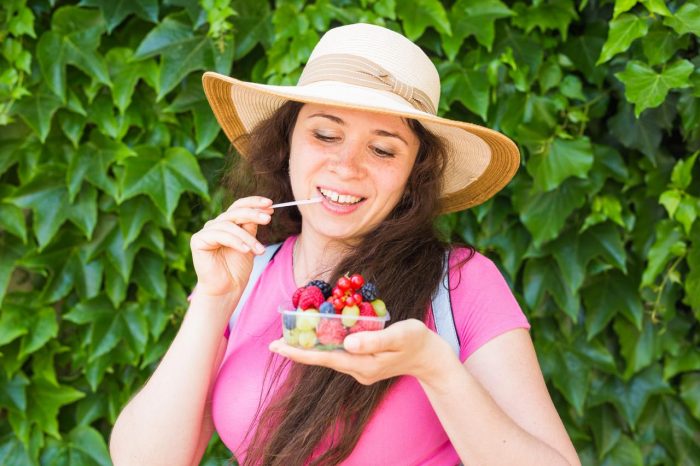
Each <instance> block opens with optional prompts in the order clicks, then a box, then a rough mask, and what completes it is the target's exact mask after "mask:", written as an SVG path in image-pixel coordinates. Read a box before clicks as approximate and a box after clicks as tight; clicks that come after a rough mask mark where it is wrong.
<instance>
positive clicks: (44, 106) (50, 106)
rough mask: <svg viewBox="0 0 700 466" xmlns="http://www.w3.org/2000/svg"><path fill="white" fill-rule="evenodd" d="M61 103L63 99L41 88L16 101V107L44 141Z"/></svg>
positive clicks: (19, 113) (18, 112)
mask: <svg viewBox="0 0 700 466" xmlns="http://www.w3.org/2000/svg"><path fill="white" fill-rule="evenodd" d="M61 105H62V104H61V101H60V100H59V99H58V98H57V97H56V96H55V95H53V94H51V93H49V92H45V91H44V90H43V89H40V90H39V91H38V92H36V93H35V94H33V95H31V96H29V97H25V98H23V99H22V100H20V101H19V102H16V103H15V104H14V108H15V111H16V112H17V114H18V115H19V116H21V117H22V119H23V120H24V121H25V122H26V123H27V125H29V127H31V128H32V129H33V130H34V132H35V133H36V134H37V136H39V140H41V142H42V143H43V142H45V141H46V137H47V136H48V135H49V130H50V129H51V119H52V118H53V115H54V113H56V110H58V109H59V108H60V107H61Z"/></svg>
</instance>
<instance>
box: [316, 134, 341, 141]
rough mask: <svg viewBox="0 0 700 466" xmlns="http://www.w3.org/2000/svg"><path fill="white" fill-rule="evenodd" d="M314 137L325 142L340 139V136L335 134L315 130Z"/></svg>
mask: <svg viewBox="0 0 700 466" xmlns="http://www.w3.org/2000/svg"><path fill="white" fill-rule="evenodd" d="M314 137H315V138H316V139H318V140H319V141H323V142H333V141H337V140H338V138H337V137H335V136H329V135H326V134H322V133H317V132H314Z"/></svg>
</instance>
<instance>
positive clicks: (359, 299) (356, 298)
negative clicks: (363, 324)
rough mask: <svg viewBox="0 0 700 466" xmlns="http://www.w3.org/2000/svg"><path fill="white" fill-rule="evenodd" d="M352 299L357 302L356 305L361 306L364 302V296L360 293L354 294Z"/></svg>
mask: <svg viewBox="0 0 700 466" xmlns="http://www.w3.org/2000/svg"><path fill="white" fill-rule="evenodd" d="M352 299H353V301H355V304H360V303H361V302H362V295H361V294H360V293H353V294H352Z"/></svg>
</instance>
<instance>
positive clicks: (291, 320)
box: [282, 314, 297, 330]
mask: <svg viewBox="0 0 700 466" xmlns="http://www.w3.org/2000/svg"><path fill="white" fill-rule="evenodd" d="M282 321H283V322H284V328H286V329H287V330H294V327H296V325H297V318H296V316H295V315H294V314H282Z"/></svg>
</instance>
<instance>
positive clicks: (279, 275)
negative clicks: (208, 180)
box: [212, 237, 530, 466]
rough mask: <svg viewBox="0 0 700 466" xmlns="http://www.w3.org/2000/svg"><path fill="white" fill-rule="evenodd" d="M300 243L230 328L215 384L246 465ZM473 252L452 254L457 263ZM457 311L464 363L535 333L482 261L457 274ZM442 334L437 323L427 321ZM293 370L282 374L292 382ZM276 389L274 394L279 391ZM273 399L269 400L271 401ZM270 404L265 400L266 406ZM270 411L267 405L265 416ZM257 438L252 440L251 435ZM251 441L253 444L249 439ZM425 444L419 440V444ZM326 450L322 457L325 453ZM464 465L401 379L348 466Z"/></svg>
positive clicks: (219, 414) (229, 435)
mask: <svg viewBox="0 0 700 466" xmlns="http://www.w3.org/2000/svg"><path fill="white" fill-rule="evenodd" d="M294 241H295V237H291V238H289V239H287V241H285V243H284V244H283V245H282V247H281V249H280V250H279V251H278V253H277V254H276V255H275V257H274V258H273V260H272V261H271V262H270V263H269V265H268V267H267V268H266V269H265V271H264V272H263V274H262V275H261V276H260V279H259V280H258V284H257V286H255V288H254V289H253V291H252V292H251V294H250V296H249V298H248V301H247V303H246V305H245V307H244V308H243V309H242V312H241V314H240V316H239V317H238V320H237V322H236V324H235V326H234V328H233V329H231V333H230V335H229V341H228V347H227V349H226V354H225V356H224V359H223V361H222V364H221V367H220V369H219V373H218V375H217V379H216V382H215V385H214V392H213V399H212V404H213V406H212V413H213V418H214V424H215V426H216V430H217V432H218V433H219V436H220V437H221V439H222V440H223V442H224V443H225V444H226V446H227V447H228V448H229V449H230V450H231V451H232V452H233V454H234V455H235V456H236V457H237V458H238V460H239V461H242V460H243V458H244V457H245V450H246V448H247V447H248V445H249V443H250V441H251V439H252V436H253V433H254V427H255V426H254V425H251V423H252V422H253V420H254V419H255V417H256V411H257V410H258V404H259V401H260V399H261V396H263V395H264V394H263V393H261V392H262V391H263V386H264V387H265V392H267V388H268V387H269V385H270V376H271V374H273V373H274V368H276V367H279V363H280V360H281V357H279V356H275V358H274V359H273V364H272V367H271V369H270V370H269V372H268V374H267V377H268V378H267V379H266V380H265V383H264V384H263V378H264V376H265V369H266V366H267V363H268V358H269V357H270V354H271V353H270V351H269V350H268V348H267V347H268V344H269V343H270V342H271V341H272V340H275V339H278V338H281V337H282V324H281V318H280V314H279V313H278V312H277V306H278V304H279V303H281V302H283V301H284V300H289V298H290V296H291V295H292V293H293V292H294V290H295V289H296V284H295V283H294V275H293V272H292V247H293V244H294ZM467 253H468V251H467V250H466V249H457V250H455V251H453V253H452V254H451V258H450V264H451V265H452V264H455V263H458V262H459V261H460V260H461V259H463V258H464V257H465V255H466V254H467ZM450 285H451V287H452V288H453V289H452V292H451V293H450V298H451V301H452V312H453V314H454V319H455V326H456V328H457V334H458V337H459V341H460V345H461V352H460V360H461V361H462V362H464V361H465V360H466V359H467V358H468V357H469V355H471V354H472V353H473V352H474V351H475V350H476V349H478V348H479V347H480V346H481V345H483V344H484V343H486V342H487V341H489V340H490V339H491V338H494V337H495V336H497V335H500V334H502V333H503V332H506V331H508V330H511V329H515V328H526V329H529V328H530V325H529V324H528V321H527V319H526V318H525V316H524V315H523V313H522V311H521V309H520V306H519V305H518V303H517V301H516V300H515V298H514V297H513V294H512V293H511V291H510V288H509V287H508V284H507V283H506V281H505V280H504V278H503V276H502V275H501V273H500V272H499V270H498V269H497V268H496V266H495V265H494V264H493V262H491V261H490V260H489V259H487V258H486V257H484V256H482V255H481V254H478V253H477V254H475V255H474V257H472V258H471V259H470V260H469V261H468V262H466V263H465V264H464V265H463V266H462V267H461V269H459V268H458V269H451V272H450ZM426 324H427V325H428V327H429V328H431V329H433V330H434V329H435V326H434V324H433V322H432V318H430V319H429V321H428V322H426ZM287 372H288V365H287V366H286V367H285V368H284V369H283V370H282V377H281V378H280V380H282V379H284V377H286V374H287ZM273 388H274V387H273ZM267 399H269V398H267ZM267 399H266V400H265V401H267ZM266 406H267V404H266V403H265V402H263V404H262V405H261V407H260V411H259V412H262V410H264V408H265V407H266ZM249 431H250V433H249ZM247 433H249V435H248V436H247V437H246V434H247ZM416 440H420V441H416ZM323 448H324V445H319V447H318V448H317V450H316V451H317V452H322V451H324V450H323ZM459 462H460V459H459V456H458V455H457V452H456V450H455V449H454V447H453V446H452V444H451V443H450V440H449V438H448V437H447V434H446V433H445V431H444V429H443V428H442V425H441V424H440V421H439V419H438V417H437V415H436V414H435V412H434V411H433V408H432V406H431V405H430V402H429V401H428V398H427V396H426V395H425V392H424V391H423V389H422V388H421V386H420V384H419V383H418V381H417V380H416V379H415V378H414V377H410V376H401V377H399V380H398V381H397V382H396V383H395V384H394V385H393V386H392V388H391V389H390V390H389V392H388V393H387V395H386V396H385V397H384V399H383V400H382V401H381V403H380V405H379V406H378V407H377V409H376V411H375V412H374V414H373V416H372V418H371V419H370V420H369V422H368V423H367V425H366V428H365V430H364V432H363V433H362V435H361V436H360V439H359V441H358V443H357V445H356V446H355V449H354V450H353V452H352V453H351V454H350V456H348V457H347V458H346V460H345V461H344V462H343V463H342V464H344V465H363V466H365V465H371V464H403V465H454V464H458V463H459Z"/></svg>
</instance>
